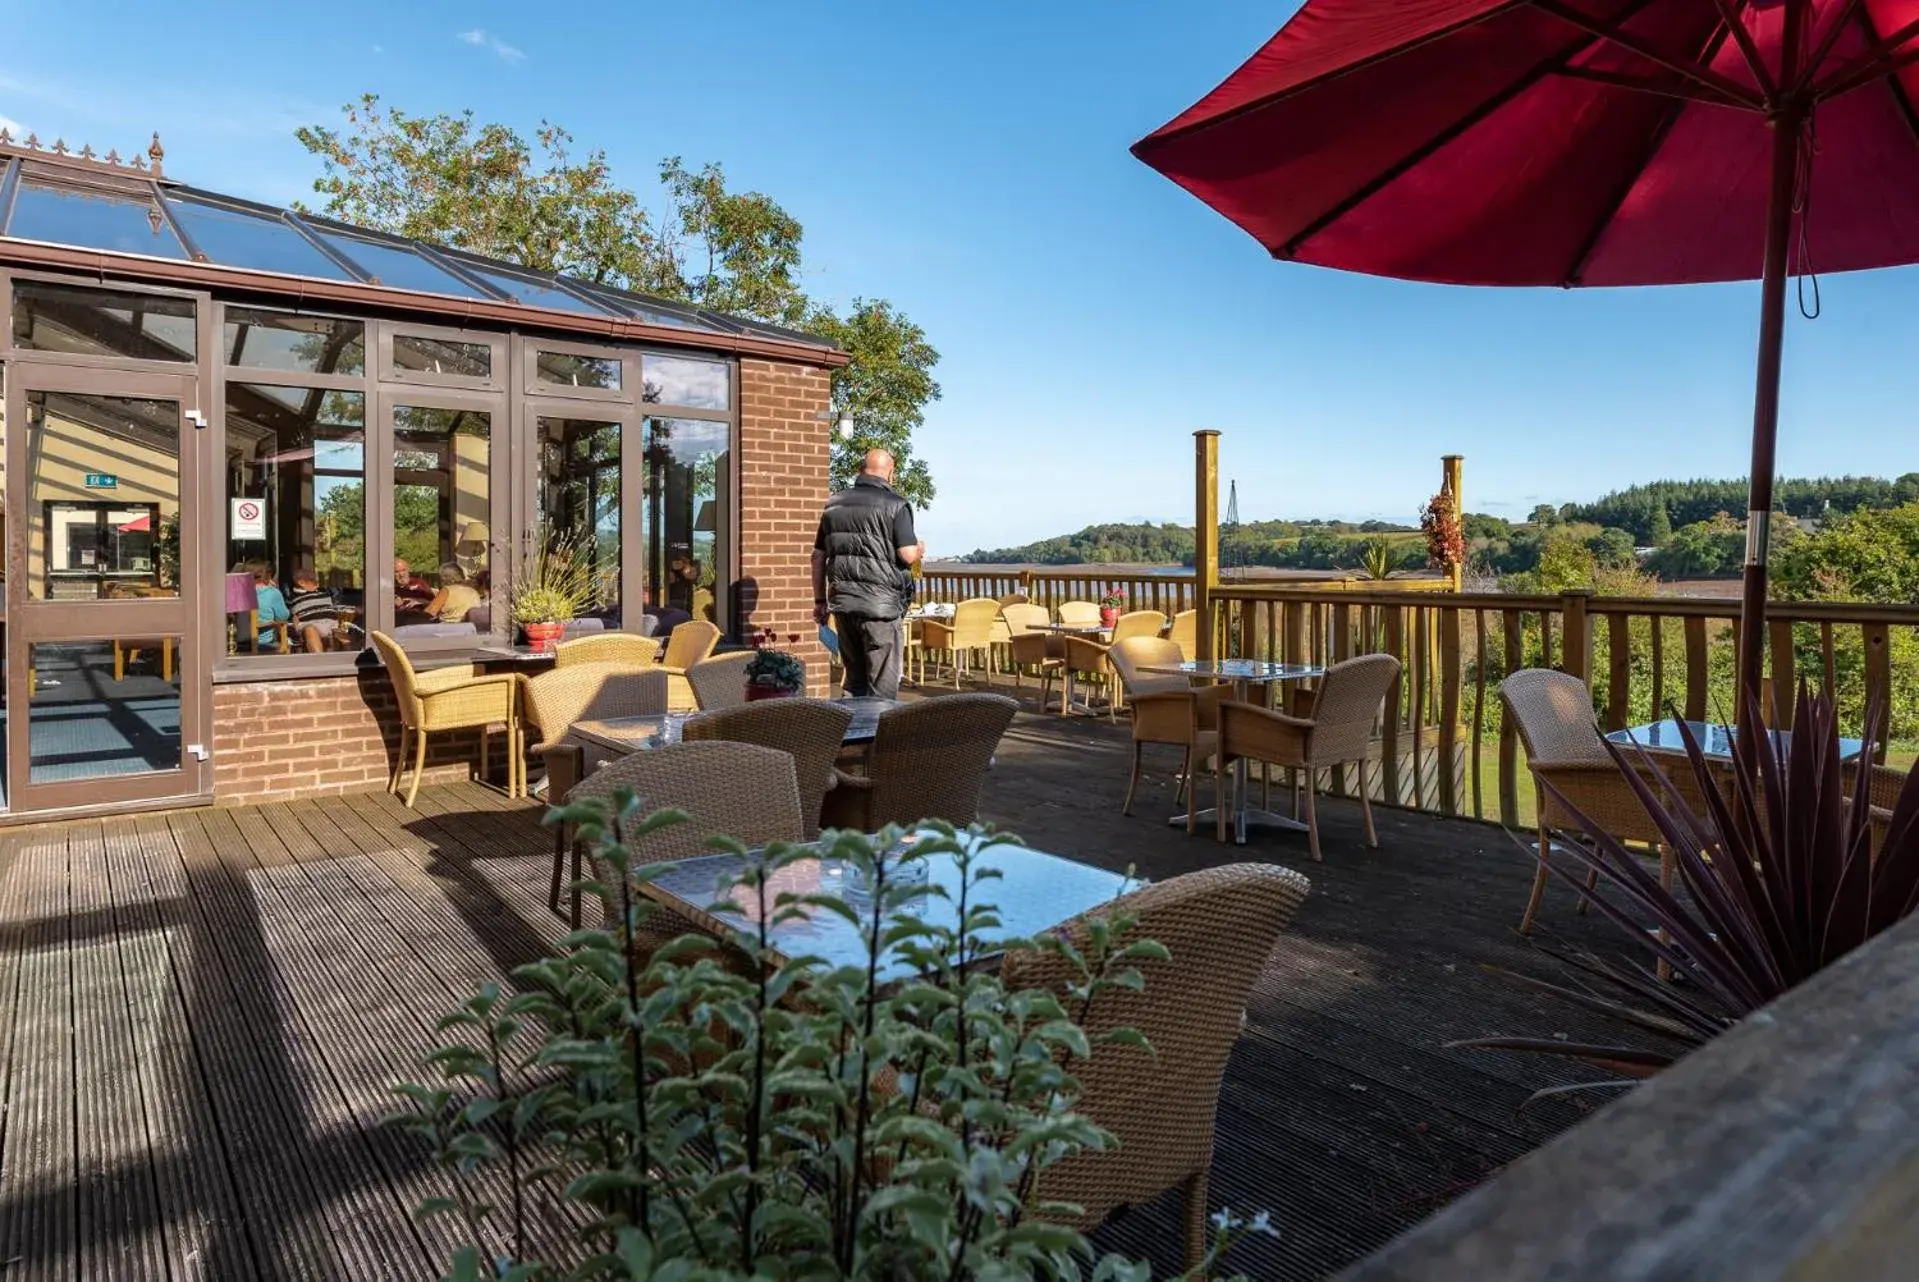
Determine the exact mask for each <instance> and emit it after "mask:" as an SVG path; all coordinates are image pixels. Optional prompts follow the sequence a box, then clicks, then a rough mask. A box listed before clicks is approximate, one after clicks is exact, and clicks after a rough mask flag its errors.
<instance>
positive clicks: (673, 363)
mask: <svg viewBox="0 0 1919 1282" xmlns="http://www.w3.org/2000/svg"><path fill="white" fill-rule="evenodd" d="M640 371H641V375H642V378H641V381H642V382H643V383H644V384H645V391H644V393H643V394H642V395H641V397H640V399H641V400H644V401H648V402H650V403H653V404H657V405H682V406H685V407H686V408H687V409H696V410H723V409H726V408H727V407H728V404H729V402H730V401H731V396H730V391H731V389H730V386H729V384H730V381H731V380H730V379H729V378H728V377H727V366H726V363H725V362H724V361H700V360H689V359H687V358H686V357H682V356H653V355H650V354H649V355H648V356H647V357H646V358H645V359H644V360H643V361H642V362H641V364H640Z"/></svg>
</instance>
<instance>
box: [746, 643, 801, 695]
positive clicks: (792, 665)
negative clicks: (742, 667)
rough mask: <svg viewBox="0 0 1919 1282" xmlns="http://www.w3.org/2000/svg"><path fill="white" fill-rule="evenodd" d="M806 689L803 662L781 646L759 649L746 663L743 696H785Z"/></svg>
mask: <svg viewBox="0 0 1919 1282" xmlns="http://www.w3.org/2000/svg"><path fill="white" fill-rule="evenodd" d="M804 689H806V665H805V664H804V663H801V662H800V661H799V659H798V658H797V657H795V656H793V655H791V654H788V653H787V652H786V651H784V650H764V649H763V650H759V651H756V652H755V653H754V655H753V657H752V658H751V659H749V660H747V664H746V697H747V699H748V701H749V702H750V701H753V700H757V699H787V698H791V697H792V696H794V695H797V694H799V693H800V692H801V691H802V690H804Z"/></svg>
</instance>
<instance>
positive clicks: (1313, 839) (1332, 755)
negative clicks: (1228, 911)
mask: <svg viewBox="0 0 1919 1282" xmlns="http://www.w3.org/2000/svg"><path fill="white" fill-rule="evenodd" d="M1398 676H1399V660H1398V659H1395V658H1393V657H1392V656H1391V655H1390V654H1362V655H1360V656H1359V657H1358V658H1356V659H1348V660H1346V661H1345V662H1344V663H1335V664H1334V665H1333V666H1332V667H1330V668H1328V669H1326V674H1325V675H1324V676H1323V677H1321V678H1320V680H1319V689H1318V691H1317V692H1316V694H1315V695H1314V698H1313V700H1312V712H1311V715H1310V716H1294V715H1291V714H1289V713H1284V712H1271V711H1268V710H1267V709H1265V708H1260V707H1255V706H1254V705H1252V704H1250V703H1239V702H1236V701H1233V700H1228V701H1226V702H1224V703H1222V704H1220V705H1219V752H1218V755H1217V756H1215V757H1214V758H1213V761H1214V770H1215V775H1214V780H1215V787H1224V786H1225V772H1226V767H1227V765H1228V764H1229V763H1231V762H1234V761H1238V760H1241V759H1245V760H1248V761H1267V762H1271V763H1272V764H1273V765H1276V766H1285V767H1287V768H1288V769H1292V770H1304V771H1305V772H1306V788H1305V798H1306V815H1305V819H1306V843H1307V848H1308V849H1309V850H1311V852H1312V856H1313V858H1314V860H1318V859H1319V858H1320V853H1319V809H1318V806H1317V804H1316V801H1315V798H1316V797H1317V795H1318V792H1319V772H1320V771H1321V770H1324V769H1326V768H1327V767H1329V766H1338V765H1344V764H1345V763H1347V762H1349V761H1353V762H1358V763H1359V806H1360V811H1361V813H1362V814H1363V815H1364V816H1365V820H1366V844H1367V845H1368V846H1370V847H1372V848H1373V849H1375V850H1377V849H1378V848H1379V834H1378V833H1377V832H1376V831H1375V830H1374V828H1373V803H1372V798H1371V797H1370V796H1369V795H1368V788H1367V781H1366V765H1367V761H1368V759H1369V758H1370V757H1371V756H1372V743H1373V725H1374V723H1375V722H1376V721H1377V720H1378V719H1379V710H1380V708H1381V706H1383V705H1384V704H1385V702H1386V693H1387V691H1388V690H1390V689H1391V688H1392V684H1393V681H1394V680H1395V679H1396V678H1397V677H1398ZM1295 706H1296V707H1301V709H1302V710H1303V706H1302V705H1295ZM1244 791H1250V789H1248V790H1244ZM1237 804H1238V805H1240V806H1241V807H1244V806H1245V805H1246V797H1245V795H1244V793H1243V792H1242V795H1241V796H1240V797H1238V798H1237ZM1216 819H1217V823H1218V828H1217V834H1216V835H1217V836H1218V838H1219V840H1221V841H1224V840H1226V807H1225V806H1221V807H1219V813H1218V815H1217V816H1216Z"/></svg>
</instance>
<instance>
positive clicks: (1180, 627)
mask: <svg viewBox="0 0 1919 1282" xmlns="http://www.w3.org/2000/svg"><path fill="white" fill-rule="evenodd" d="M1166 639H1167V640H1169V641H1171V642H1172V643H1173V644H1174V645H1176V646H1178V647H1179V657H1180V658H1182V659H1184V660H1186V661H1187V662H1188V663H1190V662H1192V661H1193V660H1194V659H1197V658H1199V611H1198V610H1181V611H1180V612H1179V613H1178V614H1175V615H1174V616H1173V623H1172V630H1171V631H1169V632H1168V633H1167V634H1166Z"/></svg>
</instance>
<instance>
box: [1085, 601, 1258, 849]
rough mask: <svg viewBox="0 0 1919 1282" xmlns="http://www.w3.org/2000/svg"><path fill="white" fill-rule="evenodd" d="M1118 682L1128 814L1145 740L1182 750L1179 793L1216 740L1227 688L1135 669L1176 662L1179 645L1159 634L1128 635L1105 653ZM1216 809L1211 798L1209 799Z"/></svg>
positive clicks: (1189, 826) (1189, 819) (1192, 805)
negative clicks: (1125, 706) (1128, 772)
mask: <svg viewBox="0 0 1919 1282" xmlns="http://www.w3.org/2000/svg"><path fill="white" fill-rule="evenodd" d="M1107 659H1108V660H1109V661H1110V662H1111V663H1112V665H1113V670H1114V671H1115V672H1117V673H1118V674H1119V680H1120V684H1121V685H1123V686H1125V688H1126V697H1127V700H1128V701H1129V702H1130V703H1131V704H1132V705H1133V773H1132V776H1131V777H1130V778H1129V779H1128V780H1127V781H1126V802H1125V804H1124V805H1122V806H1121V807H1120V808H1119V812H1120V813H1121V814H1123V815H1130V814H1132V813H1133V792H1134V790H1135V789H1137V788H1138V787H1139V761H1140V753H1141V751H1142V750H1143V749H1144V748H1145V747H1146V745H1147V744H1149V743H1167V744H1172V745H1174V746H1175V747H1178V748H1181V749H1184V750H1185V753H1186V769H1185V772H1184V773H1183V774H1182V775H1181V776H1180V785H1179V786H1180V792H1181V793H1184V792H1186V791H1187V790H1188V789H1189V788H1190V787H1191V786H1192V783H1193V779H1194V773H1193V771H1194V768H1195V767H1196V766H1197V765H1198V764H1199V763H1200V762H1202V761H1204V760H1205V759H1206V758H1207V757H1209V756H1211V755H1212V754H1213V750H1214V748H1215V747H1216V746H1217V744H1218V742H1219V701H1220V698H1221V697H1222V696H1223V695H1224V694H1225V693H1226V691H1227V689H1228V687H1226V686H1223V685H1211V686H1199V687H1195V686H1194V685H1193V683H1192V682H1191V681H1189V680H1187V679H1186V678H1185V677H1182V676H1175V675H1172V674H1169V673H1158V672H1141V671H1140V669H1141V668H1158V667H1165V666H1167V665H1168V664H1174V663H1179V662H1180V661H1181V660H1180V653H1179V647H1178V646H1177V645H1175V644H1173V643H1172V642H1171V641H1168V640H1166V639H1165V638H1164V637H1128V638H1127V639H1126V640H1124V641H1121V642H1120V643H1119V644H1117V645H1115V646H1114V647H1113V648H1112V649H1111V650H1109V651H1108V652H1107ZM1197 802H1198V798H1193V799H1192V801H1191V802H1189V803H1188V805H1187V807H1186V831H1187V832H1192V831H1193V816H1194V811H1195V810H1197V809H1198V805H1197ZM1215 803H1216V804H1215V808H1217V798H1215Z"/></svg>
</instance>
